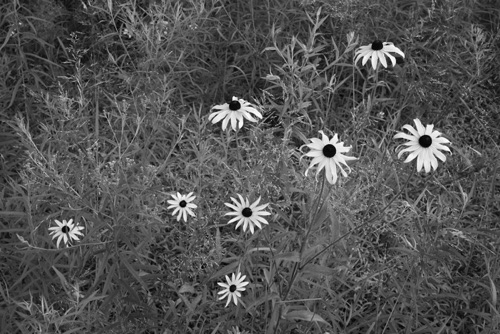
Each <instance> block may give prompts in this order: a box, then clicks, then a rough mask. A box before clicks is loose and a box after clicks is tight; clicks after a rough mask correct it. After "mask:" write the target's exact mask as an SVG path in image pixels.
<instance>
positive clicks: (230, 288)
mask: <svg viewBox="0 0 500 334" xmlns="http://www.w3.org/2000/svg"><path fill="white" fill-rule="evenodd" d="M229 291H230V292H235V291H236V285H234V284H231V286H230V287H229Z"/></svg>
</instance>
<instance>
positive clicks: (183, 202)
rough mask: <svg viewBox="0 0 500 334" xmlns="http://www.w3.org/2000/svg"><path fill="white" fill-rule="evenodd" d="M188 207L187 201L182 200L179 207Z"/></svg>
mask: <svg viewBox="0 0 500 334" xmlns="http://www.w3.org/2000/svg"><path fill="white" fill-rule="evenodd" d="M186 205H187V203H186V201H185V200H182V201H180V203H179V206H180V207H181V208H185V207H186Z"/></svg>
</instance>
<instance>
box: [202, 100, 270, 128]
mask: <svg viewBox="0 0 500 334" xmlns="http://www.w3.org/2000/svg"><path fill="white" fill-rule="evenodd" d="M212 109H215V110H217V111H215V112H213V113H211V114H210V115H209V116H208V120H209V121H212V123H213V124H215V123H217V122H219V121H221V120H222V119H223V121H222V130H226V127H227V124H228V123H229V121H231V127H232V128H233V130H234V131H236V127H238V129H241V127H242V126H243V117H244V118H246V119H247V120H249V121H250V122H257V120H256V119H255V118H253V117H252V115H250V114H253V115H254V116H256V117H258V118H262V114H261V113H260V112H259V111H258V110H257V109H255V108H254V107H253V106H252V104H250V103H249V102H247V101H245V100H243V99H238V98H237V97H236V96H233V100H232V101H231V102H230V103H224V104H222V105H218V106H215V107H213V108H212Z"/></svg>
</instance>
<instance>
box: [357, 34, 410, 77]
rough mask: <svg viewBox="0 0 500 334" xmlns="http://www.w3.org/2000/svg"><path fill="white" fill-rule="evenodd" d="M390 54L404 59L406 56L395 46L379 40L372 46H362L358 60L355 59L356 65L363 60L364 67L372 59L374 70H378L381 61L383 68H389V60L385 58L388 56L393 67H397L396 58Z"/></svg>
mask: <svg viewBox="0 0 500 334" xmlns="http://www.w3.org/2000/svg"><path fill="white" fill-rule="evenodd" d="M390 52H394V53H397V54H399V55H400V56H402V57H403V58H404V57H405V54H404V53H403V51H401V50H400V49H399V48H397V47H395V46H394V44H392V43H391V42H383V43H382V42H381V41H379V40H377V41H375V42H373V43H372V44H368V45H364V46H360V47H359V48H358V49H357V50H356V53H355V54H356V58H355V59H354V63H357V62H358V60H359V59H360V58H363V60H362V61H361V64H362V65H363V66H364V65H365V64H366V62H367V61H368V59H369V58H371V59H372V66H373V69H374V70H375V69H377V65H378V61H379V60H380V63H381V64H382V66H384V67H387V60H386V59H385V57H386V56H387V57H388V58H389V59H390V60H391V62H392V66H394V65H396V58H395V57H394V56H393V55H391V54H390Z"/></svg>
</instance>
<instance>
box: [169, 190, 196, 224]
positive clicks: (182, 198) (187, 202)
mask: <svg viewBox="0 0 500 334" xmlns="http://www.w3.org/2000/svg"><path fill="white" fill-rule="evenodd" d="M192 195H193V193H192V192H190V193H189V194H187V195H181V194H179V193H177V194H173V195H170V196H172V198H173V200H168V201H167V203H168V204H170V205H169V206H168V207H167V209H174V211H173V212H172V216H174V215H175V214H176V213H178V215H177V221H179V220H180V219H181V217H182V218H183V219H184V221H185V222H187V215H188V214H189V215H190V216H191V217H194V216H195V214H194V212H193V210H191V209H196V208H197V207H198V206H197V205H196V204H194V203H191V202H192V201H194V199H195V198H196V196H192Z"/></svg>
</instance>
